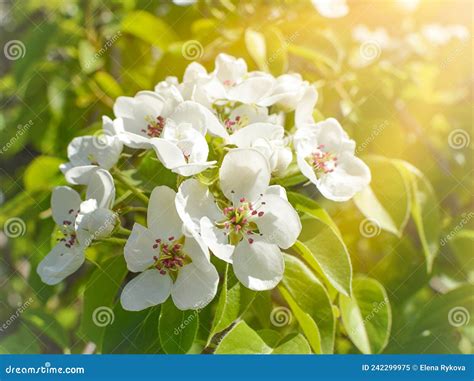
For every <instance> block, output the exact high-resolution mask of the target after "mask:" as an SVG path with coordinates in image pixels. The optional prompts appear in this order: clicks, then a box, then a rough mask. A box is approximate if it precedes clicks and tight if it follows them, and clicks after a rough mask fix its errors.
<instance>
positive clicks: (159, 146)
mask: <svg viewBox="0 0 474 381" xmlns="http://www.w3.org/2000/svg"><path fill="white" fill-rule="evenodd" d="M150 143H151V146H152V148H153V149H154V150H155V153H156V156H157V157H158V159H159V160H160V161H161V163H162V164H163V165H164V166H165V167H166V168H168V169H172V168H175V167H179V166H181V165H185V164H186V160H185V159H184V155H183V152H182V151H181V150H180V149H179V147H178V146H177V145H176V144H175V143H172V142H170V141H167V140H165V139H160V138H153V139H150Z"/></svg>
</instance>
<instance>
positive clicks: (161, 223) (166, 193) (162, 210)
mask: <svg viewBox="0 0 474 381" xmlns="http://www.w3.org/2000/svg"><path fill="white" fill-rule="evenodd" d="M175 197H176V192H175V191H174V190H173V189H171V188H169V187H167V186H164V185H162V186H158V187H156V188H155V189H153V192H151V195H150V203H149V204H148V214H147V225H148V229H149V230H150V231H152V232H153V233H154V234H155V235H156V238H160V239H162V240H168V239H169V238H171V237H174V238H173V240H175V239H178V238H179V237H181V236H182V234H183V233H182V231H183V223H182V221H181V219H180V218H179V215H178V212H177V211H176V205H175ZM156 238H155V239H156Z"/></svg>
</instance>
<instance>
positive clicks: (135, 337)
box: [102, 303, 161, 354]
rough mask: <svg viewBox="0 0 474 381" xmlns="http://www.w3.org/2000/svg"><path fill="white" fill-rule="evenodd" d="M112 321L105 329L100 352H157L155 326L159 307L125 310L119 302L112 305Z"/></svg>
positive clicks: (158, 344)
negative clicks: (113, 317) (113, 316)
mask: <svg viewBox="0 0 474 381" xmlns="http://www.w3.org/2000/svg"><path fill="white" fill-rule="evenodd" d="M113 311H114V315H115V319H114V323H113V324H111V325H108V326H107V328H106V329H105V333H104V340H103V342H102V353H110V354H130V353H137V354H148V353H150V354H151V353H159V352H160V350H161V347H160V338H159V336H158V332H157V330H156V327H157V325H158V319H159V317H160V307H159V306H155V307H151V308H147V309H145V310H143V311H126V310H124V309H123V308H122V305H121V304H120V303H117V304H116V305H115V307H114V310H113Z"/></svg>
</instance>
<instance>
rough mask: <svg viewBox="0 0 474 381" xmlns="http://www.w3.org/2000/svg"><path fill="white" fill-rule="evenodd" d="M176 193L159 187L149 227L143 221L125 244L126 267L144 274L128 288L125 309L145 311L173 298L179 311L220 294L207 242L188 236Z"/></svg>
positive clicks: (201, 304) (199, 305) (152, 201)
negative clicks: (176, 205)
mask: <svg viewBox="0 0 474 381" xmlns="http://www.w3.org/2000/svg"><path fill="white" fill-rule="evenodd" d="M175 197H176V192H175V191H173V190H172V189H171V188H168V187H166V186H159V187H156V188H155V189H154V190H153V192H152V194H151V196H150V203H149V205H148V215H147V225H148V227H147V228H146V227H144V226H142V225H140V224H138V223H135V225H134V226H133V230H132V233H131V235H130V237H129V238H128V241H127V243H126V245H125V249H124V254H125V260H126V262H127V267H128V269H129V270H130V271H132V272H139V273H140V274H139V275H138V276H136V277H135V278H133V279H132V280H131V281H130V282H129V283H128V284H127V285H126V286H125V288H124V289H123V291H122V295H121V298H120V300H121V303H122V306H123V308H124V309H126V310H129V311H140V310H143V309H145V308H148V307H150V306H154V305H157V304H161V303H163V302H165V301H166V300H167V299H168V297H169V296H170V295H171V297H172V299H173V302H174V304H175V305H176V307H177V308H179V309H180V310H188V309H198V308H203V307H205V306H206V305H207V304H208V303H209V302H210V301H211V300H212V299H213V298H214V296H215V295H216V292H217V284H218V282H219V275H218V273H217V271H216V269H215V267H214V266H213V265H212V264H211V262H210V258H209V251H208V249H207V247H206V246H205V245H204V243H203V242H202V241H197V240H196V239H194V238H193V237H188V236H185V235H184V233H183V231H184V230H183V222H182V221H181V219H180V218H179V216H178V214H177V212H176V207H175Z"/></svg>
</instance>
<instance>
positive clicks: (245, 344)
mask: <svg viewBox="0 0 474 381" xmlns="http://www.w3.org/2000/svg"><path fill="white" fill-rule="evenodd" d="M283 341H284V342H283V343H280V344H279V345H278V346H277V347H276V348H274V349H273V348H271V347H269V346H268V345H267V344H266V343H265V341H264V340H263V339H262V338H261V337H260V336H259V335H258V333H257V332H255V331H254V330H253V329H252V328H250V327H249V326H248V325H247V323H245V322H244V321H240V322H238V323H237V324H236V325H235V326H234V327H233V328H232V329H231V330H230V331H229V332H228V333H227V335H225V336H224V338H223V339H222V341H221V342H220V343H219V345H218V346H217V348H216V351H215V353H216V354H272V353H274V354H279V353H286V354H309V353H311V350H310V347H309V344H308V342H307V341H306V340H305V338H304V337H303V336H302V335H299V334H298V335H296V336H291V337H290V338H288V339H287V341H285V339H284V340H283Z"/></svg>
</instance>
